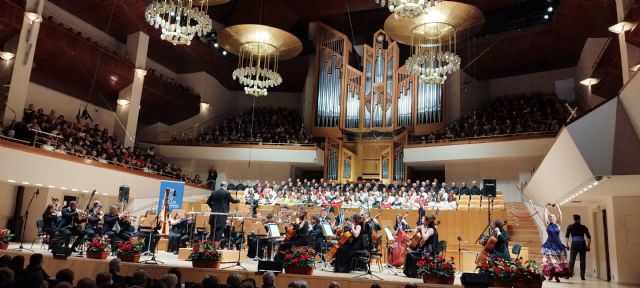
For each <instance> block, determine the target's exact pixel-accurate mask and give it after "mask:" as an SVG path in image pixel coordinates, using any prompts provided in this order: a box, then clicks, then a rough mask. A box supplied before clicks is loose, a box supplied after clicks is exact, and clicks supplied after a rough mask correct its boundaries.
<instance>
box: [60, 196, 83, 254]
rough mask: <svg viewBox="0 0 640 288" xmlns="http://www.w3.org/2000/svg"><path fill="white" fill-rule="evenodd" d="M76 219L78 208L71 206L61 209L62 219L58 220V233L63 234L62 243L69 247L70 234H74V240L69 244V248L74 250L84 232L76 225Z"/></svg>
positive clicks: (80, 241)
mask: <svg viewBox="0 0 640 288" xmlns="http://www.w3.org/2000/svg"><path fill="white" fill-rule="evenodd" d="M77 220H78V210H76V209H74V210H71V208H68V207H67V208H65V209H62V219H61V221H60V233H61V234H62V236H64V241H65V242H64V244H65V245H66V246H67V247H69V242H70V241H71V236H76V240H75V241H74V242H73V245H71V250H75V249H76V247H78V245H80V243H82V239H83V238H84V232H83V231H82V230H81V229H80V227H78V226H76V224H77Z"/></svg>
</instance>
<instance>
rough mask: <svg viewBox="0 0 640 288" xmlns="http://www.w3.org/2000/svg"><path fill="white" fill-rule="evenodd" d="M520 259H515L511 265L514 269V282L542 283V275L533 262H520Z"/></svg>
mask: <svg viewBox="0 0 640 288" xmlns="http://www.w3.org/2000/svg"><path fill="white" fill-rule="evenodd" d="M522 260H523V259H522V257H520V258H518V259H516V261H514V262H513V264H514V265H515V267H516V270H515V272H514V273H515V280H527V281H544V280H545V278H544V275H543V274H542V272H540V268H539V267H538V265H537V264H536V261H534V260H526V261H524V262H523V261H522Z"/></svg>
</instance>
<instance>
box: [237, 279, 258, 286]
mask: <svg viewBox="0 0 640 288" xmlns="http://www.w3.org/2000/svg"><path fill="white" fill-rule="evenodd" d="M240 288H256V280H253V279H252V278H248V279H244V280H242V282H240Z"/></svg>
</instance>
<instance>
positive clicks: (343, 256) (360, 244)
mask: <svg viewBox="0 0 640 288" xmlns="http://www.w3.org/2000/svg"><path fill="white" fill-rule="evenodd" d="M364 224H365V223H364V218H363V217H362V216H361V215H360V214H356V215H353V223H352V224H351V225H350V227H348V228H350V232H351V234H352V241H351V243H347V244H345V245H343V246H340V248H339V249H338V252H337V253H336V257H335V258H336V259H335V261H334V262H333V267H334V270H333V271H334V272H338V273H350V272H351V260H352V259H353V257H354V254H353V252H354V251H361V250H364V249H365V247H366V246H365V244H366V243H365V241H364V238H366V237H362V236H363V235H364V234H365V230H366V229H365V228H364ZM369 239H370V238H369ZM369 241H370V240H369Z"/></svg>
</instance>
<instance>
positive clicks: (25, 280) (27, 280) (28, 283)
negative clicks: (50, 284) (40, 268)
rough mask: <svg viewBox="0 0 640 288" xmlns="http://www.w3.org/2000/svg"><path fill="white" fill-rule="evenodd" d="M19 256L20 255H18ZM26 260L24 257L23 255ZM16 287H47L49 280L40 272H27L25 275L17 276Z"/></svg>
mask: <svg viewBox="0 0 640 288" xmlns="http://www.w3.org/2000/svg"><path fill="white" fill-rule="evenodd" d="M16 257H18V256H16ZM16 257H13V258H16ZM23 260H24V257H23ZM16 279H17V280H16V282H15V285H14V287H29V288H45V287H47V281H45V280H44V278H42V276H40V274H25V275H24V276H23V277H18V278H16Z"/></svg>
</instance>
